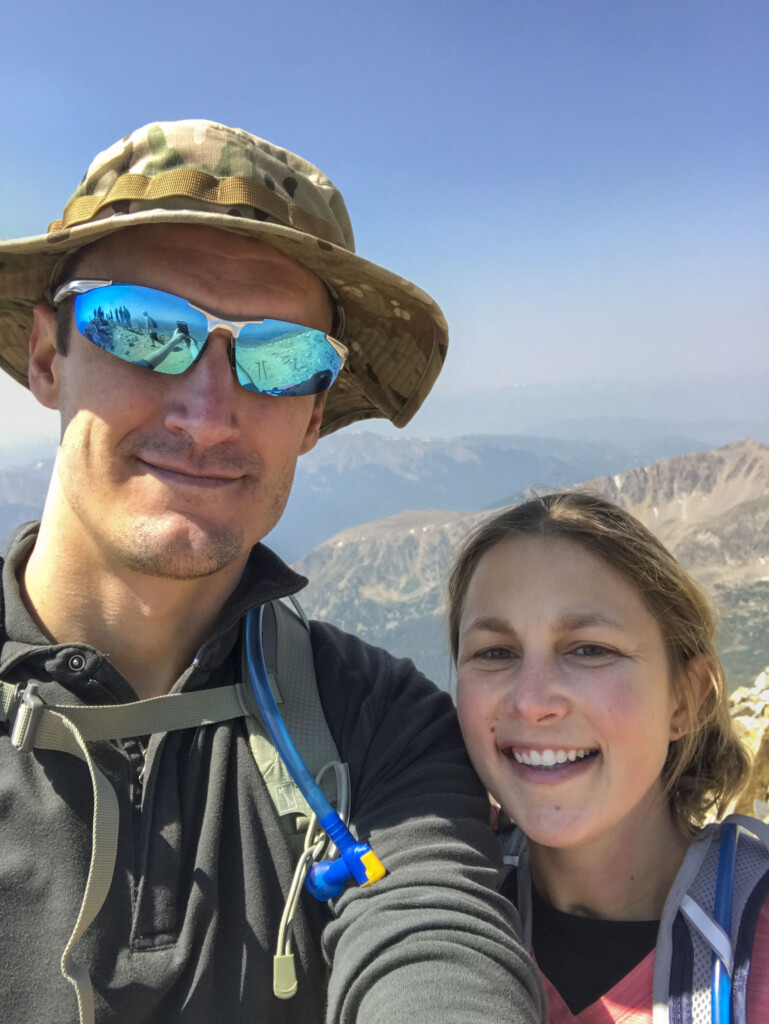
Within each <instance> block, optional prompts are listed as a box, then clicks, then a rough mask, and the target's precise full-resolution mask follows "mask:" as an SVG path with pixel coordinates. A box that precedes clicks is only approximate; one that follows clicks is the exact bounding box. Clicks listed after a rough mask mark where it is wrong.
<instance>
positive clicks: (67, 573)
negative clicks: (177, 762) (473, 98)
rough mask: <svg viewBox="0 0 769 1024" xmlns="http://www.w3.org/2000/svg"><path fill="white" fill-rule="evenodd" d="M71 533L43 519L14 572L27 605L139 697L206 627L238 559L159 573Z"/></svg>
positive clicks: (178, 670) (182, 664) (166, 678)
mask: <svg viewBox="0 0 769 1024" xmlns="http://www.w3.org/2000/svg"><path fill="white" fill-rule="evenodd" d="M78 540H79V539H78V538H77V537H70V538H69V540H68V539H67V537H66V536H65V537H62V536H61V531H57V530H55V529H50V528H47V524H46V522H45V519H44V521H43V523H42V524H41V529H40V534H39V535H38V539H37V542H36V544H35V547H34V548H33V550H32V553H31V555H30V557H29V560H28V562H27V564H26V566H25V568H24V572H23V576H22V578H21V579H20V584H21V589H22V595H23V597H24V600H25V603H26V605H27V608H28V609H29V611H30V613H31V614H32V615H33V616H34V618H35V619H36V621H37V623H38V625H39V626H40V628H41V629H42V631H43V632H44V633H46V634H47V635H48V636H49V637H51V639H52V640H54V641H55V642H56V643H68V642H72V643H85V644H88V645H89V646H91V647H93V648H95V649H96V650H98V651H101V652H102V653H103V654H105V655H107V656H108V657H109V660H110V662H111V663H112V664H113V665H114V666H115V668H116V669H117V670H118V671H119V672H120V673H121V675H123V676H124V678H125V679H126V680H127V681H128V682H129V683H130V685H131V687H132V688H133V690H134V691H135V693H136V695H137V696H138V697H139V698H140V699H145V698H148V697H157V696H160V695H162V694H165V693H168V692H169V691H170V690H171V688H172V686H173V685H174V683H175V682H176V680H177V679H178V678H179V676H180V675H181V674H182V673H183V672H184V670H185V669H186V668H187V667H188V666H189V664H190V663H191V661H192V659H193V658H194V656H195V653H196V652H197V651H198V650H199V648H200V646H201V645H202V644H203V643H204V642H205V640H207V639H208V637H209V636H210V635H211V632H212V630H213V629H214V627H215V625H216V622H217V620H218V619H219V616H220V614H221V610H222V607H223V606H224V604H225V602H226V600H227V598H228V597H229V595H230V594H231V593H232V591H233V590H234V588H235V586H236V584H237V582H238V580H239V578H240V575H241V573H242V569H243V566H242V565H241V564H237V565H232V566H228V567H227V569H226V570H222V571H221V572H218V573H215V574H213V575H211V576H206V577H203V578H200V579H193V580H176V579H164V578H159V577H154V576H147V575H145V574H142V573H139V572H136V571H133V570H131V569H121V568H120V567H117V566H114V565H105V564H104V562H103V561H102V560H100V559H99V558H98V557H95V553H94V552H93V551H89V550H88V549H87V546H85V547H84V546H83V545H82V544H81V543H79V542H78Z"/></svg>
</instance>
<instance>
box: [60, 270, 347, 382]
mask: <svg viewBox="0 0 769 1024" xmlns="http://www.w3.org/2000/svg"><path fill="white" fill-rule="evenodd" d="M72 295H74V296H75V324H76V326H77V329H78V332H79V333H80V334H81V335H82V336H83V337H84V338H86V339H87V340H88V341H91V342H93V344H94V345H97V346H98V347H99V348H100V349H103V350H104V351H105V352H110V353H112V355H114V356H117V357H118V359H123V360H124V361H125V362H127V363H131V365H132V366H141V367H145V368H146V369H149V370H157V371H158V372H160V373H174V374H178V373H184V372H185V370H189V368H190V367H191V366H194V365H195V363H196V362H197V361H198V359H200V357H201V356H202V355H203V352H204V350H205V347H206V343H207V342H208V338H209V336H210V334H211V333H212V331H215V330H218V329H219V328H223V329H224V330H226V331H229V332H230V334H231V335H232V345H231V346H230V361H231V364H232V369H233V370H234V371H235V374H236V376H237V379H238V382H239V383H240V384H241V385H242V386H243V387H244V388H245V389H246V390H247V391H255V392H257V393H258V394H260V395H317V394H320V393H321V392H322V391H328V389H329V388H330V387H331V385H332V384H333V383H334V381H335V380H336V378H337V374H338V373H339V371H340V370H341V369H342V366H343V365H344V361H345V358H346V357H347V349H346V348H345V346H344V345H343V344H342V343H341V342H339V341H337V340H336V338H332V337H331V336H330V335H328V334H325V333H324V332H323V331H316V330H314V329H313V328H312V327H303V326H302V325H301V324H292V323H288V322H287V321H285V320H224V319H222V318H221V317H218V316H215V315H214V314H212V313H207V312H206V311H205V310H204V309H200V307H199V306H194V305H193V304H192V303H191V302H188V301H187V299H183V298H181V297H180V296H178V295H172V294H171V293H170V292H161V291H158V290H157V289H156V288H144V287H143V286H141V285H136V284H120V283H118V282H115V281H90V280H81V281H70V282H69V283H68V284H65V285H62V287H61V288H59V289H58V290H57V292H56V294H55V295H54V297H53V304H54V306H58V305H60V304H61V303H62V302H63V301H64V300H65V299H68V298H69V297H70V296H72Z"/></svg>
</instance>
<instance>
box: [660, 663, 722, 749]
mask: <svg viewBox="0 0 769 1024" xmlns="http://www.w3.org/2000/svg"><path fill="white" fill-rule="evenodd" d="M677 689H678V693H679V695H680V696H679V700H678V703H677V704H676V706H675V708H674V710H673V714H672V716H671V718H670V738H671V740H677V739H680V738H681V737H682V736H683V735H685V734H686V733H687V732H691V730H692V729H693V728H694V721H693V718H694V719H696V717H697V713H698V712H699V710H700V708H701V707H702V705H703V703H704V701H705V698H706V697H707V695H708V694H709V693H710V691H711V690H712V689H713V662H712V658H711V657H710V656H709V655H707V654H698V655H696V656H695V657H694V658H691V659H690V660H689V662H687V665H686V667H685V668H683V669H682V670H681V680H680V682H679V685H678V688H677ZM684 690H686V692H687V693H688V694H689V700H686V699H684V696H683V691H684Z"/></svg>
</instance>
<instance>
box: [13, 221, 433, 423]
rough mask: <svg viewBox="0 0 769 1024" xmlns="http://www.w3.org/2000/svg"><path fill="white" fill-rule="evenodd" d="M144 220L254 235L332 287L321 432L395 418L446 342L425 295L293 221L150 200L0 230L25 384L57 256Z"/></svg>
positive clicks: (409, 407) (405, 411)
mask: <svg viewBox="0 0 769 1024" xmlns="http://www.w3.org/2000/svg"><path fill="white" fill-rule="evenodd" d="M142 224H195V225H199V226H205V227H210V228H216V229H218V230H220V231H226V232H228V233H231V234H236V235H242V236H245V237H248V238H256V239H259V240H260V241H263V242H267V243H268V244H269V245H272V246H274V247H275V248H276V249H279V250H280V251H281V252H283V253H284V254H285V255H287V256H290V257H291V258H292V259H294V260H296V261H297V262H298V263H301V264H303V265H304V266H306V267H308V268H309V269H310V270H312V271H313V272H314V273H315V274H317V275H318V277H319V278H320V279H321V280H322V281H324V282H325V283H326V284H328V285H329V286H330V287H331V289H332V291H333V292H334V294H335V296H336V298H337V301H338V303H339V305H340V306H341V307H342V309H343V311H344V317H345V329H344V338H343V340H344V342H345V344H346V345H347V347H348V350H349V358H348V360H347V363H346V364H345V366H344V368H343V370H342V372H341V373H340V374H339V377H338V378H337V380H336V383H335V384H334V386H333V387H332V389H331V391H330V392H329V394H328V399H327V401H326V406H325V409H324V414H323V423H322V425H321V435H325V434H330V433H332V432H333V431H335V430H339V429H340V428H342V427H345V426H348V425H349V424H351V423H355V422H357V421H360V420H366V419H372V418H375V417H384V418H385V419H389V420H390V421H391V422H392V423H393V424H394V425H395V426H396V427H402V426H404V425H405V424H406V423H408V422H409V420H410V419H411V418H412V416H413V415H414V414H415V413H416V411H417V410H418V409H419V407H420V406H421V404H422V402H423V401H424V399H425V398H426V397H427V395H428V393H429V391H430V388H431V387H432V385H433V384H434V382H435V380H436V378H437V376H438V374H439V373H440V370H441V367H442V366H443V363H444V360H445V358H446V350H447V347H448V328H447V326H446V321H445V319H444V317H443V314H442V313H441V310H440V308H439V307H438V306H437V304H436V303H435V302H434V301H433V300H432V299H431V298H430V296H429V295H427V294H426V293H425V292H423V291H422V290H421V289H420V288H418V287H417V286H416V285H414V284H412V283H411V282H410V281H407V280H406V279H405V278H402V277H399V276H398V275H396V274H393V273H391V272H390V271H388V270H385V269H384V268H383V267H380V266H378V265H377V264H375V263H371V262H369V261H368V260H365V259H363V257H361V256H358V255H357V254H356V253H354V252H351V251H350V250H348V249H345V248H343V247H341V246H338V245H334V244H333V243H331V242H327V241H324V240H322V239H318V238H315V237H314V236H311V235H308V234H306V233H304V232H302V231H297V230H296V229H294V228H290V227H284V226H283V225H281V224H275V223H272V222H267V221H259V220H252V219H251V218H247V217H235V216H233V215H231V214H220V213H208V212H206V211H202V210H169V209H158V208H150V209H146V210H140V211H136V212H133V213H127V214H122V215H113V216H110V217H109V218H108V219H106V218H105V219H104V220H95V221H89V222H88V223H85V224H79V225H75V226H73V227H71V228H65V229H62V230H58V231H53V232H51V233H49V234H46V235H36V236H33V237H29V238H19V239H15V240H13V241H8V240H0V368H2V369H3V370H5V371H6V372H7V373H9V374H10V375H11V376H12V377H14V378H15V379H16V380H17V381H19V382H20V383H21V384H24V385H25V386H26V387H28V386H29V382H28V379H27V365H28V351H29V335H30V332H31V329H32V322H33V309H34V306H35V304H36V303H37V302H39V301H40V300H41V299H50V285H51V274H52V272H53V270H54V267H55V266H56V264H57V263H58V261H59V260H61V258H62V256H63V255H65V254H66V253H67V252H70V251H74V250H76V249H79V248H82V247H83V246H85V245H88V244H89V243H91V242H95V241H97V240H98V239H99V238H104V237H105V236H106V235H110V234H113V233H114V232H116V231H120V230H123V229H125V228H127V227H135V226H138V225H142Z"/></svg>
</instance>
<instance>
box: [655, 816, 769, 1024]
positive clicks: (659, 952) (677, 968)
mask: <svg viewBox="0 0 769 1024" xmlns="http://www.w3.org/2000/svg"><path fill="white" fill-rule="evenodd" d="M723 824H730V825H737V826H740V828H742V829H744V830H746V832H749V833H752V835H742V836H741V838H740V842H739V845H738V847H737V867H736V871H735V874H734V879H733V883H732V884H733V889H732V918H731V926H730V929H729V932H728V933H727V931H726V930H725V929H724V928H721V927H720V926H719V925H718V924H717V923H716V921H715V919H714V916H713V907H714V903H715V895H716V880H717V876H718V862H719V851H720V843H721V830H722V825H723ZM767 892H769V826H767V824H766V823H764V822H762V821H759V820H757V819H755V818H751V817H748V816H746V815H730V816H729V817H727V818H726V819H725V820H724V822H722V823H719V824H711V825H707V826H706V827H705V828H704V829H703V830H702V832H701V833H700V835H699V836H698V837H697V838H696V839H695V840H694V842H693V843H692V844H691V846H690V847H689V850H688V851H687V854H686V857H685V858H684V862H683V865H682V866H681V869H680V871H679V872H678V875H677V876H676V879H675V882H674V883H673V887H672V888H671V890H670V893H669V895H668V898H667V900H666V902H665V907H664V910H663V912H662V920H661V921H660V930H659V937H658V940H657V947H656V952H655V960H654V1018H653V1020H654V1024H668V1022H669V1021H673V1022H680V1024H687V1022H691V1021H698V1020H705V1019H707V1020H710V1013H711V1001H712V993H711V956H712V954H713V953H715V955H716V956H717V957H718V958H719V959H720V960H721V961H722V963H724V965H725V966H726V968H727V971H728V972H729V974H730V975H731V976H732V979H733V985H732V1007H733V1011H734V1012H735V1013H736V1016H735V1021H736V1022H739V1021H740V1020H741V1019H742V1020H744V1016H743V1017H742V1018H740V1012H739V1007H740V1005H742V1006H743V1008H744V1005H745V995H746V985H747V977H748V973H749V968H750V957H751V953H752V946H753V933H754V932H755V922H756V919H757V913H758V910H760V906H761V905H763V900H764V898H765V897H766V895H767ZM746 915H747V917H748V918H749V919H750V920H749V921H748V920H746ZM751 922H752V925H751ZM748 926H750V927H748ZM751 928H752V930H751ZM748 932H749V934H748ZM740 1000H741V1002H740Z"/></svg>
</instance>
